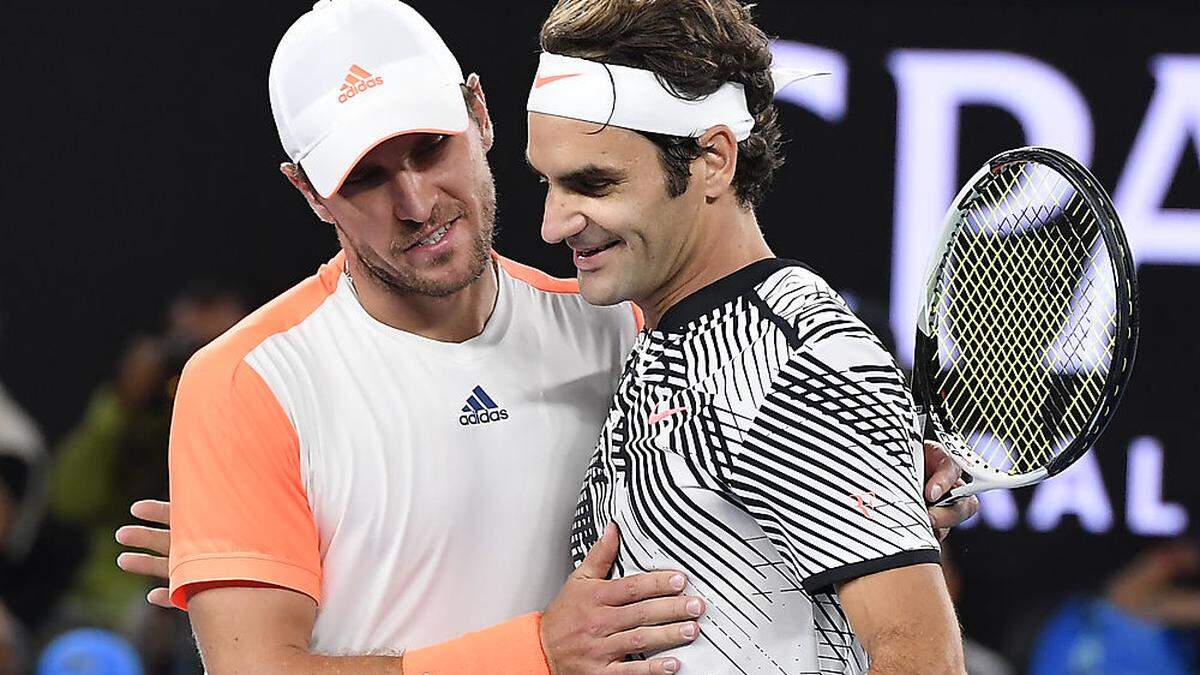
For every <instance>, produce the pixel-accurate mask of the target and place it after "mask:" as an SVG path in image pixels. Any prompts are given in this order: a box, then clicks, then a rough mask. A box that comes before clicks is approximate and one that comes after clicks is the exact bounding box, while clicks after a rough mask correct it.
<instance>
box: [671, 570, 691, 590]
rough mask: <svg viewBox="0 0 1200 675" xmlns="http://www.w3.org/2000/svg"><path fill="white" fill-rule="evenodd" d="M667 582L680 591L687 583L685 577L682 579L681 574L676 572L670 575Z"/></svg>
mask: <svg viewBox="0 0 1200 675" xmlns="http://www.w3.org/2000/svg"><path fill="white" fill-rule="evenodd" d="M669 583H670V584H671V588H674V589H675V590H677V591H682V590H683V587H684V586H686V585H687V579H684V578H683V575H682V574H676V575H675V576H673V577H671V580H670V582H669Z"/></svg>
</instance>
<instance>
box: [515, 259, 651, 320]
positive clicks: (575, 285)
mask: <svg viewBox="0 0 1200 675" xmlns="http://www.w3.org/2000/svg"><path fill="white" fill-rule="evenodd" d="M492 257H493V258H495V260H496V262H498V263H499V264H500V266H501V267H503V268H504V271H505V272H508V275H509V276H510V277H512V278H514V279H520V280H521V281H524V282H525V283H527V284H529V285H530V286H533V287H534V288H537V289H539V290H543V291H547V292H550V293H578V292H579V281H578V280H576V279H559V278H558V277H552V276H550V275H549V274H546V273H545V272H543V271H541V270H539V269H535V268H533V267H530V266H529V265H523V264H521V263H519V262H517V261H515V260H509V259H508V258H505V257H504V256H502V255H500V254H498V253H494V252H493V253H492ZM629 306H630V307H631V308H632V309H633V324H634V326H636V327H637V330H639V331H640V330H642V328H643V327H645V325H646V318H645V317H644V316H642V310H641V308H640V307H638V306H637V305H635V304H633V303H632V302H631V303H629Z"/></svg>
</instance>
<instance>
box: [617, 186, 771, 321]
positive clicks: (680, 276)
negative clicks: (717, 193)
mask: <svg viewBox="0 0 1200 675" xmlns="http://www.w3.org/2000/svg"><path fill="white" fill-rule="evenodd" d="M693 232H695V233H696V236H694V237H693V238H692V239H691V240H689V241H688V242H686V243H685V245H684V249H683V251H682V256H681V262H680V263H679V265H678V270H677V271H676V272H675V273H674V274H673V275H672V276H671V277H670V278H669V279H668V280H667V282H666V283H665V284H664V285H663V286H662V287H660V288H659V289H658V291H656V292H655V293H654V294H653V295H652V296H651V297H649V298H645V299H642V300H638V301H637V304H638V306H640V307H641V308H642V312H643V314H644V315H645V318H646V325H647V327H649V328H651V329H653V328H656V327H657V326H658V322H659V321H660V320H661V319H662V316H663V314H665V313H666V312H667V310H669V309H670V308H672V307H674V306H675V305H676V304H678V303H679V301H680V300H683V299H684V298H686V297H688V296H689V295H691V294H693V293H695V292H696V291H698V290H700V289H702V288H704V287H705V286H707V285H709V284H711V283H713V282H714V281H717V280H719V279H723V278H725V277H727V276H729V275H730V274H733V273H734V272H736V271H738V270H740V269H742V268H743V267H745V266H746V265H749V264H750V263H753V262H757V261H759V260H765V259H767V258H771V257H774V255H775V254H774V253H772V252H771V247H770V246H768V245H767V241H766V239H764V238H763V235H762V230H760V229H759V227H758V219H757V218H756V217H755V216H754V212H753V211H751V210H749V209H743V208H740V207H738V206H737V205H736V204H732V203H725V204H713V205H710V208H706V209H703V210H702V211H701V216H700V222H699V223H697V227H696V228H695V229H694V230H693Z"/></svg>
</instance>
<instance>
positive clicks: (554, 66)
mask: <svg viewBox="0 0 1200 675" xmlns="http://www.w3.org/2000/svg"><path fill="white" fill-rule="evenodd" d="M541 43H542V48H543V50H544V53H543V54H542V55H541V60H540V65H539V69H538V72H537V74H536V76H535V78H534V81H533V87H532V89H531V92H530V95H529V101H528V110H529V122H528V124H529V141H528V147H527V154H528V160H529V163H530V166H531V167H532V168H533V169H534V170H535V171H536V172H537V173H538V174H539V176H540V177H541V179H542V181H543V182H544V183H546V185H547V195H546V204H545V218H544V220H543V223H542V237H543V238H544V239H545V240H546V241H547V242H550V243H565V244H566V245H567V246H568V247H570V249H571V251H572V253H573V255H574V260H575V264H576V266H577V268H578V280H579V284H580V290H581V292H582V294H583V297H584V298H585V299H586V300H587V301H588V302H590V303H592V304H596V305H616V304H619V303H621V302H625V301H629V300H632V301H634V302H636V303H637V304H638V306H639V307H641V308H642V310H643V312H644V313H645V319H646V329H645V330H644V331H643V332H642V333H641V334H640V335H639V336H638V340H637V343H636V344H635V345H634V349H633V352H632V354H631V355H630V357H629V361H628V362H627V365H626V368H625V371H624V375H623V376H622V379H621V381H620V383H619V384H618V388H617V393H616V395H615V397H614V402H613V405H612V408H611V409H610V411H609V414H608V417H607V419H606V421H605V425H604V429H603V431H602V432H601V438H600V440H599V442H598V444H597V447H596V450H595V453H594V455H593V457H592V461H591V464H590V466H589V468H588V473H587V476H586V478H585V484H584V486H583V490H582V492H581V495H580V499H579V503H578V507H577V509H576V520H575V526H574V531H573V540H572V543H573V552H574V554H575V556H576V559H577V560H580V561H582V560H583V558H584V554H585V553H586V552H587V550H588V549H589V547H591V546H593V545H594V544H595V542H597V541H598V540H600V539H601V537H602V536H604V533H605V531H606V528H607V527H611V525H609V523H613V522H615V523H617V524H618V525H619V526H620V531H621V548H620V552H619V555H618V556H617V560H616V562H615V565H614V576H616V577H620V576H622V575H635V574H639V573H644V572H649V571H654V570H660V569H675V570H683V571H685V572H686V573H687V576H688V578H689V580H690V584H689V588H688V593H692V594H695V595H698V596H700V597H701V598H703V599H704V601H705V603H706V606H707V607H708V611H707V612H706V613H705V615H704V616H703V617H701V618H700V620H699V622H700V626H701V632H700V637H699V638H698V639H697V640H696V641H695V642H694V643H692V644H691V645H688V646H686V647H683V648H680V649H678V650H674V651H670V652H666V653H670V654H675V655H678V656H679V657H680V658H681V660H683V662H684V663H685V666H686V668H687V669H688V670H689V671H693V672H700V673H751V672H753V673H859V672H865V671H866V670H867V669H868V668H869V669H870V671H871V672H872V673H959V672H963V656H962V645H961V637H960V635H959V631H958V624H957V621H956V618H955V615H954V609H953V607H952V605H951V603H950V598H949V595H948V593H947V591H946V587H945V581H944V579H943V577H942V574H941V570H940V568H939V566H938V560H939V551H938V541H937V538H936V536H935V534H934V532H933V530H932V529H931V527H930V523H929V519H928V515H927V514H926V510H925V504H924V501H923V499H922V495H921V483H920V478H921V475H922V468H921V461H922V452H921V447H922V437H921V430H920V429H919V428H918V424H917V417H916V414H915V412H914V406H913V402H912V400H911V397H910V396H909V393H908V388H907V386H905V381H904V377H903V374H902V373H901V371H900V369H899V368H898V367H897V366H896V365H895V363H894V361H893V359H892V357H891V356H890V355H889V354H888V353H887V352H886V351H885V349H884V348H883V346H882V344H881V343H880V342H879V340H878V339H877V338H876V337H875V336H874V335H873V334H872V333H871V332H870V330H868V329H867V327H866V326H865V325H864V324H863V323H862V322H861V321H859V320H858V319H857V318H856V317H855V316H854V315H853V314H852V313H851V312H850V310H849V309H848V308H847V307H846V305H845V303H844V302H843V301H842V300H841V298H840V297H839V296H838V295H837V294H836V293H835V292H834V291H833V290H831V289H830V287H829V286H828V284H826V282H825V281H824V280H823V279H822V278H821V277H820V276H818V275H817V274H816V273H814V272H813V271H811V270H810V269H808V268H806V267H805V266H804V265H802V264H800V263H797V262H794V261H789V260H783V259H779V258H777V257H775V255H774V254H773V253H772V252H771V249H770V248H769V247H768V245H767V243H766V241H765V239H764V236H763V233H762V230H761V229H760V227H759V223H758V221H757V218H756V216H755V211H754V207H755V205H756V204H757V203H758V202H759V200H760V199H762V197H763V196H764V194H765V192H766V189H767V184H768V182H769V180H770V177H771V174H772V172H773V170H774V169H775V167H776V166H778V164H779V162H780V158H779V155H778V152H779V129H778V126H777V122H776V118H775V110H774V107H773V103H772V100H773V97H774V94H775V93H776V91H777V90H778V89H779V88H780V87H783V86H787V85H788V84H790V83H792V82H794V81H796V80H799V79H803V78H804V77H807V76H809V75H811V74H808V73H797V72H780V71H775V72H773V71H771V69H770V63H771V54H770V50H769V43H768V39H767V37H766V36H765V35H764V34H763V33H762V31H761V30H759V29H758V28H757V27H756V26H755V25H754V24H753V23H752V21H751V18H750V14H749V10H748V9H747V8H745V7H744V6H743V5H742V4H741V3H740V2H737V0H560V2H558V4H557V5H556V6H555V8H554V9H553V11H552V12H551V15H550V17H549V18H548V19H547V21H546V22H545V24H544V25H543V27H542V32H541ZM789 226H799V227H805V226H812V225H809V224H807V223H798V224H791V223H789ZM551 607H552V608H553V607H554V605H552V606H551ZM546 649H547V656H548V657H549V659H550V662H551V663H552V664H553V663H554V662H555V658H556V654H555V653H554V648H553V646H552V645H551V644H547V646H546ZM652 653H653V652H652ZM657 655H658V656H662V655H663V653H661V652H659V653H657Z"/></svg>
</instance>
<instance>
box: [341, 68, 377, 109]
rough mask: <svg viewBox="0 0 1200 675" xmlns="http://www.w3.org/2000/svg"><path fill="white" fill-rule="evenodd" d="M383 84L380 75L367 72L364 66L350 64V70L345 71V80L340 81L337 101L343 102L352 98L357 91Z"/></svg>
mask: <svg viewBox="0 0 1200 675" xmlns="http://www.w3.org/2000/svg"><path fill="white" fill-rule="evenodd" d="M381 84H383V78H382V77H376V76H375V75H372V74H371V73H369V72H367V69H366V68H363V67H361V66H358V65H351V66H350V72H348V73H346V81H345V82H343V83H342V87H341V89H339V90H338V91H339V92H341V93H340V94H339V95H338V103H345V102H346V101H349V100H350V99H352V98H354V97H355V96H357V95H358V94H359V92H364V91H366V90H368V89H370V88H372V87H378V86H380V85H381Z"/></svg>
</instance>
